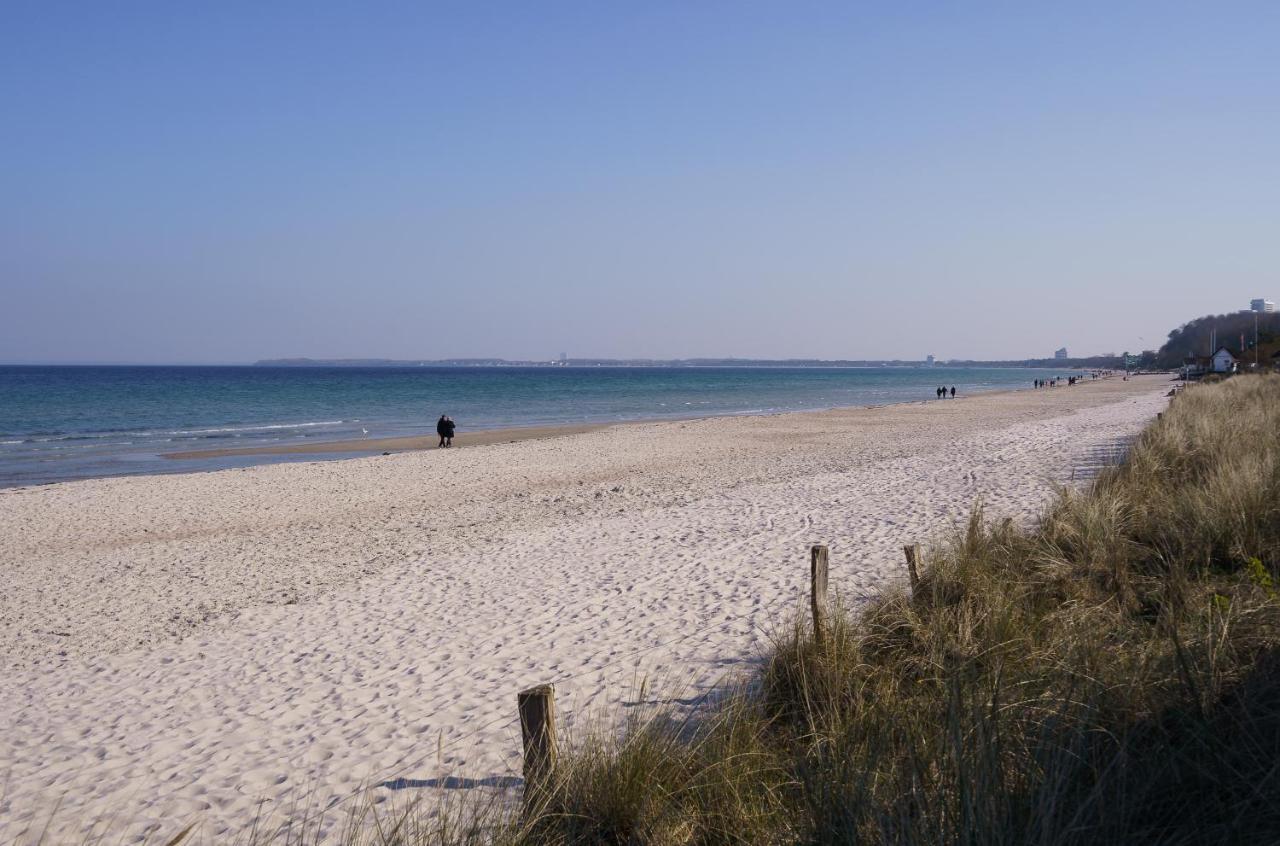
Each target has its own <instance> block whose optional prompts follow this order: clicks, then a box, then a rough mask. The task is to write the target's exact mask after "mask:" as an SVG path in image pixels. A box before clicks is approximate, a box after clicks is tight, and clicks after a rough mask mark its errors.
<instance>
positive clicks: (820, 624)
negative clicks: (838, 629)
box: [809, 543, 828, 646]
mask: <svg viewBox="0 0 1280 846" xmlns="http://www.w3.org/2000/svg"><path fill="white" fill-rule="evenodd" d="M827 556H828V553H827V548H826V546H824V545H823V544H820V543H819V544H814V545H813V546H812V547H810V549H809V581H810V589H809V604H810V605H811V606H812V607H813V639H814V641H816V642H817V644H818V645H819V646H821V645H822V644H823V643H824V642H825V641H826V637H827Z"/></svg>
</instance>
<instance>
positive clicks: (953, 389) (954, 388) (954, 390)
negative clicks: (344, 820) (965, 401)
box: [951, 385, 956, 399]
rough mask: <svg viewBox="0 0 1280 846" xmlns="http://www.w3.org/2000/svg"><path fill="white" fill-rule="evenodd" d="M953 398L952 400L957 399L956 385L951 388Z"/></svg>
mask: <svg viewBox="0 0 1280 846" xmlns="http://www.w3.org/2000/svg"><path fill="white" fill-rule="evenodd" d="M951 398H952V399H955V398H956V386H955V385H952V386H951Z"/></svg>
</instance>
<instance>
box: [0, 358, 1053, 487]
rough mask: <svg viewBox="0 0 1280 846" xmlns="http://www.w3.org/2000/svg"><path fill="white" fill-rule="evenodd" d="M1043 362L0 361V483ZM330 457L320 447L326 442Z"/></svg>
mask: <svg viewBox="0 0 1280 846" xmlns="http://www.w3.org/2000/svg"><path fill="white" fill-rule="evenodd" d="M1051 375H1056V374H1055V373H1051V372H1049V371H1046V370H1023V369H1009V368H971V369H959V368H939V369H925V368H919V369H914V368H900V367H893V368H849V369H843V368H842V369H835V368H832V369H820V368H745V367H744V368H738V367H716V368H662V367H590V368H574V367H564V368H561V367H403V368H400V367H395V368H392V367H369V368H351V367H323V368H321V367H317V368H289V367H278V368H277V367H11V366H4V367H0V486H3V487H12V486H15V485H27V484H38V483H44V482H54V481H60V480H65V479H81V478H89V477H95V476H119V475H133V474H140V473H173V472H183V471H189V470H204V469H213V468H216V467H239V466H246V465H249V464H261V463H267V462H275V461H281V460H306V461H315V460H317V458H318V457H317V456H314V455H309V456H301V457H287V456H254V457H244V458H232V459H218V460H211V461H204V460H201V461H174V460H170V459H164V458H161V455H162V454H163V453H166V452H174V451H179V450H191V449H200V448H217V447H232V446H237V447H238V446H258V445H267V444H280V443H290V442H306V441H320V440H343V439H348V438H361V437H365V434H364V430H367V431H368V437H384V436H393V435H407V434H422V433H429V432H433V431H434V425H435V420H436V418H437V417H439V416H440V415H441V414H442V413H447V414H449V415H450V416H451V417H453V419H454V420H456V421H457V422H458V431H459V433H460V434H461V435H463V436H465V434H466V432H467V431H469V430H476V429H494V428H503V427H508V426H535V425H547V424H557V423H596V422H611V421H620V420H642V419H651V418H663V417H693V416H712V415H727V414H768V413H777V412H784V411H798V410H804V409H818V408H831V407H833V406H848V405H878V404H882V403H893V402H906V401H912V400H928V399H934V387H935V386H936V385H938V384H941V383H942V382H945V383H946V384H947V385H955V386H956V387H957V388H958V389H959V391H960V393H962V394H968V393H974V392H976V391H989V390H998V389H1002V388H1025V387H1029V386H1030V385H1031V383H1032V380H1033V379H1036V378H1045V377H1048V376H1051ZM330 457H334V456H330Z"/></svg>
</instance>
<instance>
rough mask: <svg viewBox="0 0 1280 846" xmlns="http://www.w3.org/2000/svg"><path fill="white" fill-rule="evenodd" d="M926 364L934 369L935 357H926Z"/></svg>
mask: <svg viewBox="0 0 1280 846" xmlns="http://www.w3.org/2000/svg"><path fill="white" fill-rule="evenodd" d="M924 363H925V364H927V365H929V366H930V367H933V356H931V355H927V356H925V357H924Z"/></svg>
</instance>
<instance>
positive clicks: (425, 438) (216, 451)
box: [160, 374, 1163, 472]
mask: <svg viewBox="0 0 1280 846" xmlns="http://www.w3.org/2000/svg"><path fill="white" fill-rule="evenodd" d="M1161 375H1163V374H1161ZM1114 378H1116V377H1105V378H1103V379H1098V380H1095V381H1093V382H1082V383H1081V384H1080V385H1076V386H1073V387H1075V388H1082V387H1084V386H1085V385H1088V384H1098V383H1102V382H1106V381H1110V380H1112V379H1114ZM1062 387H1064V388H1066V387H1068V386H1062ZM1036 390H1048V391H1054V390H1057V388H1040V389H1037V388H995V389H993V390H990V391H974V392H972V393H968V394H961V395H957V396H956V397H954V398H947V399H929V398H928V397H924V398H921V399H909V400H900V401H897V402H885V403H868V404H866V405H833V406H827V407H824V408H805V409H795V410H788V411H775V412H762V413H751V414H708V415H693V416H689V417H642V418H636V419H634V420H618V421H601V422H598V423H552V424H545V425H534V426H506V427H502V428H497V429H476V430H473V431H470V432H466V433H464V434H463V435H456V436H455V437H454V447H457V448H467V447H478V446H489V445H491V444H501V443H512V444H514V443H519V442H521V441H534V440H547V439H550V438H562V437H567V436H570V435H580V434H585V433H588V432H596V431H600V430H602V429H609V428H613V427H625V426H648V425H653V424H660V423H688V422H692V421H702V420H722V419H734V420H736V419H751V418H770V417H787V416H790V415H796V414H806V415H808V414H827V413H831V412H850V411H857V410H859V409H872V408H891V407H894V406H909V405H917V404H924V405H928V404H930V403H935V402H951V401H952V399H955V400H966V399H973V398H975V397H990V396H997V395H1000V394H1011V393H1019V392H1024V391H1036ZM437 444H438V436H437V435H435V434H430V433H427V434H422V435H396V436H392V437H385V438H371V439H363V438H362V439H352V438H347V439H344V440H338V441H319V442H316V443H292V444H279V445H275V444H264V445H262V446H250V447H212V448H208V449H193V450H181V451H176V452H164V453H160V457H161V458H164V459H168V460H170V461H199V460H213V459H219V458H237V457H246V456H258V455H281V456H292V455H335V454H340V455H342V456H343V457H345V458H359V457H364V456H368V455H383V454H386V453H388V452H390V453H392V454H394V453H397V452H418V451H429V450H435V449H438V448H439V447H438V446H437ZM192 472H198V471H197V470H196V469H195V468H192Z"/></svg>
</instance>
